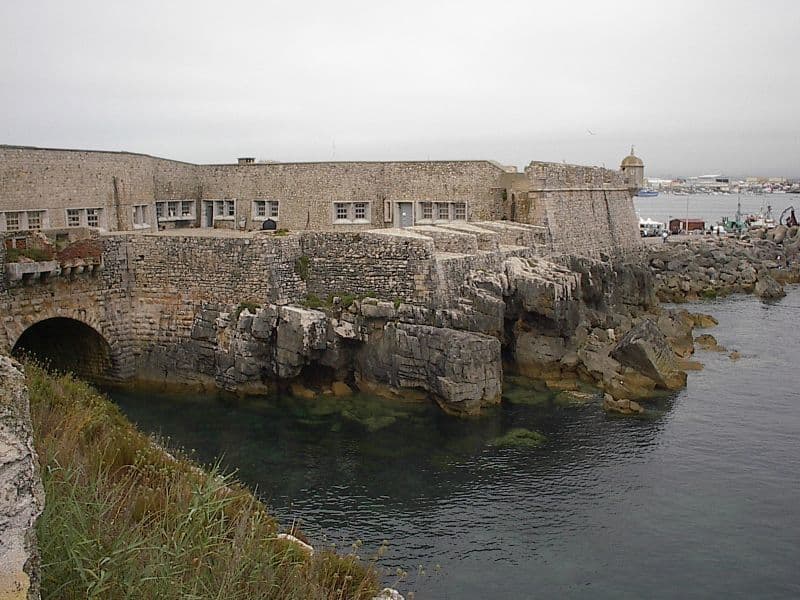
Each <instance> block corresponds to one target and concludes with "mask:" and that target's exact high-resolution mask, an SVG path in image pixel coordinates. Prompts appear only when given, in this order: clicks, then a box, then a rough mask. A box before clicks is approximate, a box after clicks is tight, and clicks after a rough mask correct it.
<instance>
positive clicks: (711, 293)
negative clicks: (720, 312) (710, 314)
mask: <svg viewBox="0 0 800 600" xmlns="http://www.w3.org/2000/svg"><path fill="white" fill-rule="evenodd" d="M700 295H701V296H702V297H703V298H705V299H706V300H714V299H715V298H716V297H717V290H715V289H714V288H706V289H704V290H703V291H702V292H701V294H700Z"/></svg>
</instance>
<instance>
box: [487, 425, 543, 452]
mask: <svg viewBox="0 0 800 600" xmlns="http://www.w3.org/2000/svg"><path fill="white" fill-rule="evenodd" d="M546 441H547V437H546V436H545V435H544V434H541V433H539V432H538V431H531V430H530V429H525V428H523V427H517V428H515V429H510V430H509V431H508V433H506V434H505V435H502V436H500V437H498V438H495V439H494V440H493V441H492V446H500V447H501V448H503V447H505V448H538V447H539V446H541V445H542V444H544V443H545V442H546Z"/></svg>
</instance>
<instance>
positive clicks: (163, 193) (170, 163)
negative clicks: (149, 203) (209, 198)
mask: <svg viewBox="0 0 800 600" xmlns="http://www.w3.org/2000/svg"><path fill="white" fill-rule="evenodd" d="M152 164H153V179H154V181H155V184H154V186H155V189H154V194H155V196H154V200H196V199H198V198H200V178H199V176H198V167H197V165H192V164H189V163H184V162H177V161H174V160H166V159H163V158H153V159H152Z"/></svg>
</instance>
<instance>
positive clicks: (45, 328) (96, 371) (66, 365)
mask: <svg viewBox="0 0 800 600" xmlns="http://www.w3.org/2000/svg"><path fill="white" fill-rule="evenodd" d="M11 354H12V355H13V356H15V357H17V358H25V357H31V358H34V359H35V360H37V361H39V362H40V363H42V364H43V365H44V366H46V367H47V368H49V369H51V370H53V371H57V372H63V373H66V372H72V373H74V374H75V375H77V376H78V377H80V378H82V379H88V380H90V381H105V380H108V379H109V378H110V376H111V368H112V361H111V346H109V344H108V342H107V341H106V340H105V338H104V337H103V336H102V335H100V333H98V332H97V330H95V329H94V328H92V327H90V326H89V325H86V324H85V323H82V322H80V321H77V320H75V319H68V318H64V317H55V318H52V319H45V320H44V321H40V322H38V323H36V324H34V325H31V326H30V327H28V329H26V330H25V331H24V332H23V333H22V335H21V336H20V337H19V339H18V340H17V343H16V344H14V348H13V350H12V351H11Z"/></svg>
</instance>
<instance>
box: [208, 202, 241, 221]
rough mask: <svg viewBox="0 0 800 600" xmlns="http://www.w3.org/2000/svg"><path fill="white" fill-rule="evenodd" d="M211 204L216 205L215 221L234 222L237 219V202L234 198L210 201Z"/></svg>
mask: <svg viewBox="0 0 800 600" xmlns="http://www.w3.org/2000/svg"><path fill="white" fill-rule="evenodd" d="M209 202H213V203H214V221H233V220H234V219H236V200H235V199H234V198H223V199H221V200H209ZM231 213H232V214H231Z"/></svg>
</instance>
